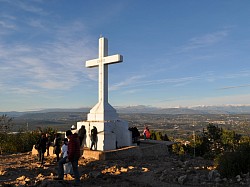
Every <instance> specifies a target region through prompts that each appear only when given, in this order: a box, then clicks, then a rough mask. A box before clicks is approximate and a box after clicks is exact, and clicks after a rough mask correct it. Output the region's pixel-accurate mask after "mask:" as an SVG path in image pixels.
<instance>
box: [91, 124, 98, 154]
mask: <svg viewBox="0 0 250 187" xmlns="http://www.w3.org/2000/svg"><path fill="white" fill-rule="evenodd" d="M90 139H91V146H90V150H92V147H93V146H94V150H96V149H97V128H96V127H95V126H93V129H91V133H90Z"/></svg>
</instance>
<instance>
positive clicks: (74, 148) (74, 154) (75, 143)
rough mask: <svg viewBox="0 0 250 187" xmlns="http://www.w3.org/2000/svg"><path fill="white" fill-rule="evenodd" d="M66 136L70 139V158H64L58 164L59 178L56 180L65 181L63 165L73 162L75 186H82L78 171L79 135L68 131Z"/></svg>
mask: <svg viewBox="0 0 250 187" xmlns="http://www.w3.org/2000/svg"><path fill="white" fill-rule="evenodd" d="M66 136H67V138H68V139H69V143H68V156H67V157H64V158H62V159H61V160H60V161H59V162H58V177H57V178H55V180H63V176H64V169H63V165H64V164H65V163H67V162H71V164H72V168H73V173H74V177H75V185H80V175H79V171H78V160H79V158H80V141H79V137H78V135H77V133H75V134H72V132H71V130H67V131H66Z"/></svg>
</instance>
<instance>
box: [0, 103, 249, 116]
mask: <svg viewBox="0 0 250 187" xmlns="http://www.w3.org/2000/svg"><path fill="white" fill-rule="evenodd" d="M114 108H115V109H116V110H117V112H118V113H128V114H129V113H148V114H250V106H248V105H241V106H233V105H228V106H197V107H189V108H187V107H186V108H185V107H180V108H157V107H151V106H145V105H138V106H127V107H119V106H117V107H114ZM89 110H90V108H87V107H86V108H75V109H67V108H66V109H61V108H54V109H44V110H39V111H32V112H30V111H28V112H15V111H13V112H0V115H2V114H7V115H8V116H11V117H20V116H23V115H26V114H32V115H33V116H35V115H38V114H41V113H47V114H49V113H57V112H59V113H61V114H63V113H64V114H65V113H88V112H89ZM39 116H40V115H39Z"/></svg>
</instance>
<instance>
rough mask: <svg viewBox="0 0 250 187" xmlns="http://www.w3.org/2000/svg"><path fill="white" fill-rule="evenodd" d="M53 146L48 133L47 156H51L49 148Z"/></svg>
mask: <svg viewBox="0 0 250 187" xmlns="http://www.w3.org/2000/svg"><path fill="white" fill-rule="evenodd" d="M50 145H51V139H50V134H49V133H46V149H47V156H50V154H49V147H50Z"/></svg>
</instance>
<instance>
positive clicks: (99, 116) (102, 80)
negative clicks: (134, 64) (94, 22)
mask: <svg viewBox="0 0 250 187" xmlns="http://www.w3.org/2000/svg"><path fill="white" fill-rule="evenodd" d="M122 60H123V57H122V55H119V54H116V55H112V56H108V40H107V39H106V38H104V37H101V38H99V58H98V59H93V60H88V61H86V67H88V68H91V67H97V66H98V67H99V85H98V87H99V91H98V103H97V104H96V105H95V106H94V107H93V108H92V109H91V110H90V113H89V114H88V121H100V120H103V121H105V120H112V119H113V118H114V115H115V114H111V113H116V111H115V109H114V108H113V107H112V106H111V105H110V104H109V103H108V65H109V64H113V63H119V62H122ZM112 116H113V117H112ZM115 117H116V115H115Z"/></svg>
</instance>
